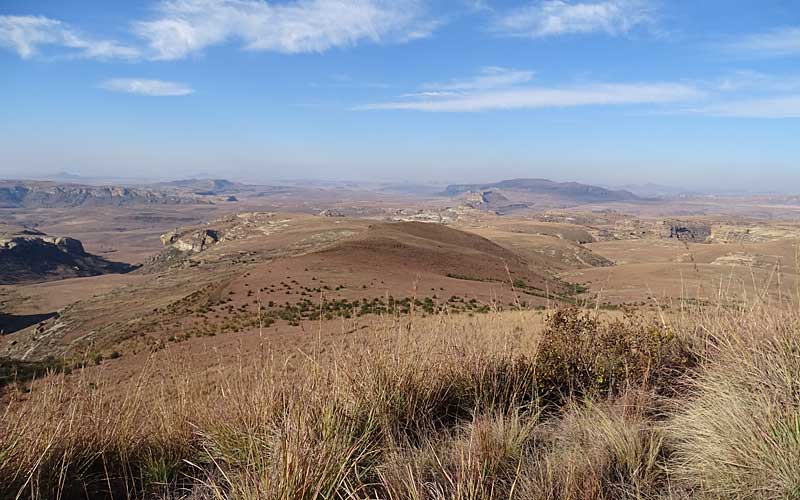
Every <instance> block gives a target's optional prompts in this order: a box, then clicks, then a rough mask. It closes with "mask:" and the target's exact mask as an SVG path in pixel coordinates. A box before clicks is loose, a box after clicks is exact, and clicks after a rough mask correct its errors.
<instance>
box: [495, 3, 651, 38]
mask: <svg viewBox="0 0 800 500" xmlns="http://www.w3.org/2000/svg"><path fill="white" fill-rule="evenodd" d="M655 11H656V8H655V6H654V4H653V2H652V1H651V0H602V1H590V2H573V1H567V0H543V1H537V2H533V3H531V4H530V5H527V6H525V7H521V8H518V9H515V10H513V11H511V12H508V13H506V14H504V15H502V16H500V17H499V18H498V19H497V20H496V21H495V23H494V29H495V30H496V31H498V32H502V33H506V34H509V35H513V36H527V37H532V38H541V37H548V36H557V35H568V34H587V33H604V34H607V35H621V34H625V33H628V32H629V31H631V30H632V29H634V28H635V27H637V26H642V25H648V24H652V23H653V22H654V19H655Z"/></svg>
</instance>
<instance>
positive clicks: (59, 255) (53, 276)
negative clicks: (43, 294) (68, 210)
mask: <svg viewBox="0 0 800 500" xmlns="http://www.w3.org/2000/svg"><path fill="white" fill-rule="evenodd" d="M133 269H135V267H134V266H131V265H129V264H125V263H121V262H112V261H109V260H106V259H104V258H102V257H98V256H96V255H92V254H89V253H87V252H86V251H85V250H84V248H83V245H82V244H81V242H80V241H78V240H76V239H73V238H64V237H56V236H48V235H46V234H43V233H39V232H36V231H29V230H26V231H21V232H19V233H15V234H4V235H2V234H0V285H8V284H16V283H28V282H38V281H50V280H57V279H64V278H76V277H84V276H97V275H99V274H107V273H126V272H129V271H132V270H133Z"/></svg>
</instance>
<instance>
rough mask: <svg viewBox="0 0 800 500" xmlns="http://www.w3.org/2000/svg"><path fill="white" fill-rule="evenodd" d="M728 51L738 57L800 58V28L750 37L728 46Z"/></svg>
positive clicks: (784, 29) (788, 28) (789, 28)
mask: <svg viewBox="0 0 800 500" xmlns="http://www.w3.org/2000/svg"><path fill="white" fill-rule="evenodd" d="M726 49H727V51H729V52H731V53H732V54H735V55H738V56H755V57H781V56H800V27H787V28H778V29H775V30H772V31H768V32H765V33H756V34H753V35H748V36H746V37H744V38H743V39H741V40H739V41H736V42H732V43H730V44H728V45H727V46H726Z"/></svg>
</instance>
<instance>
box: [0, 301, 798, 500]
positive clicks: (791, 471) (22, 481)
mask: <svg viewBox="0 0 800 500" xmlns="http://www.w3.org/2000/svg"><path fill="white" fill-rule="evenodd" d="M592 314H593V313H587V312H580V311H577V310H571V311H561V312H557V313H554V314H552V315H551V318H550V319H549V321H548V323H547V324H546V325H545V326H544V327H541V326H540V325H538V324H535V319H534V318H535V317H536V316H534V315H533V314H531V313H524V312H511V313H490V314H489V315H486V316H482V317H480V318H465V317H458V318H455V317H448V316H444V315H443V316H440V317H433V318H431V317H429V318H424V319H423V318H411V319H397V318H387V320H386V322H385V323H384V324H383V326H382V327H379V328H376V329H375V331H373V332H370V333H369V334H368V335H371V336H373V338H372V339H365V342H364V344H363V345H362V346H360V347H350V348H349V349H346V350H340V351H336V352H326V353H325V354H324V355H317V354H314V353H313V352H312V353H311V354H309V355H308V357H307V359H306V360H305V361H304V362H302V363H301V365H300V366H299V367H293V369H292V371H291V375H289V374H287V372H286V371H285V370H284V369H283V368H275V367H276V366H281V365H280V363H275V362H274V361H272V360H270V361H266V360H268V359H270V357H269V356H268V355H266V354H265V356H264V357H263V358H258V359H249V360H242V361H241V362H240V364H239V366H237V367H236V369H235V370H228V371H227V372H226V377H225V378H224V379H223V380H221V381H220V382H219V383H217V384H216V385H213V386H209V385H206V384H205V383H203V382H201V381H196V380H192V373H191V372H189V371H184V373H183V376H182V377H177V379H176V381H175V382H174V383H172V384H171V385H169V386H166V385H165V386H163V387H162V386H159V387H154V386H153V385H152V383H150V382H148V383H145V382H144V380H148V379H146V378H144V377H143V378H142V381H139V382H136V383H132V384H131V385H130V387H129V390H128V391H127V392H126V396H125V397H124V398H119V397H112V396H111V395H110V394H111V393H110V391H107V390H106V389H105V388H104V386H103V383H102V381H99V380H90V379H89V378H88V377H86V376H83V375H81V374H76V375H72V376H69V377H65V376H52V377H49V378H47V379H44V380H40V381H37V382H36V383H35V384H34V386H33V388H32V392H31V393H30V394H29V395H27V396H26V397H25V398H22V399H21V400H20V401H15V400H13V399H12V400H10V401H9V402H8V403H7V406H6V408H5V409H4V414H3V418H2V422H0V498H32V499H49V498H64V499H71V498H170V499H173V498H191V499H196V500H207V499H215V500H223V499H224V500H228V499H231V500H232V499H286V500H289V499H312V498H326V499H345V498H347V499H349V498H385V499H397V500H400V499H407V498H408V499H420V500H422V499H431V500H433V499H450V500H462V499H464V500H466V499H475V500H477V499H506V498H520V499H532V500H538V499H612V498H636V499H651V498H665V499H666V498H671V499H677V498H689V497H706V498H787V497H789V498H791V497H792V496H793V495H794V496H797V495H798V492H800V430H798V429H800V424H798V422H800V413H798V408H800V354H798V353H800V330H799V329H798V326H800V321H798V319H797V318H798V317H797V314H795V313H794V312H793V311H791V310H789V308H788V307H786V306H784V307H781V308H772V307H766V306H758V307H754V308H750V307H748V308H745V307H739V308H734V309H732V308H722V307H720V308H717V309H713V310H710V309H708V308H706V309H702V310H701V309H697V310H696V311H694V313H693V314H683V315H682V316H681V317H678V318H675V319H674V320H669V319H667V318H664V320H663V321H662V320H661V319H659V318H656V319H642V318H627V319H624V320H611V319H597V318H595V317H594V316H592ZM375 340H379V342H376V341H375ZM179 371H180V370H178V369H176V372H179ZM116 393H119V391H116Z"/></svg>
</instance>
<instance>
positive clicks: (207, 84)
mask: <svg viewBox="0 0 800 500" xmlns="http://www.w3.org/2000/svg"><path fill="white" fill-rule="evenodd" d="M0 109H1V111H0V177H20V176H26V175H29V176H34V175H43V174H47V173H52V172H58V171H70V172H76V173H80V174H82V175H87V176H92V175H105V176H112V175H113V176H120V177H153V176H163V177H181V176H186V175H194V174H198V173H209V174H213V175H215V176H224V177H229V178H235V179H242V180H251V181H269V180H277V179H285V178H321V179H364V180H390V181H412V182H416V181H419V182H427V181H439V182H466V181H480V180H494V179H500V178H508V177H521V176H525V177H548V178H553V179H557V180H580V181H585V182H595V183H602V184H608V185H621V184H627V183H643V182H657V183H664V184H672V185H680V186H703V187H706V186H713V187H722V188H733V189H735V188H750V189H756V190H784V191H800V4H798V3H797V2H796V1H794V0H783V1H780V0H775V1H768V0H762V1H741V2H738V1H737V2H731V1H727V0H726V1H721V0H704V1H702V2H697V1H689V0H674V1H666V0H661V1H659V0H574V1H572V0H537V1H531V0H526V1H500V0H484V1H480V0H449V1H436V0H429V1H426V0H289V1H285V0H284V1H264V0H148V1H141V2H108V1H99V0H97V1H80V0H76V1H70V2H64V1H63V0H51V1H45V0H2V1H0Z"/></svg>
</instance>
